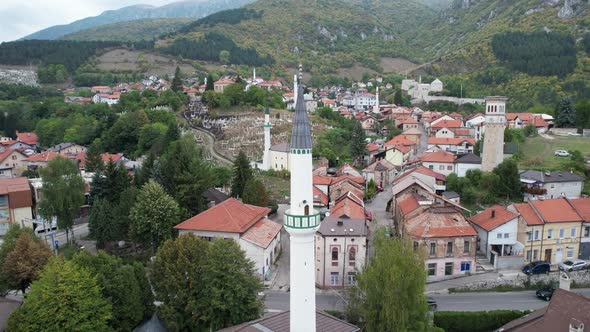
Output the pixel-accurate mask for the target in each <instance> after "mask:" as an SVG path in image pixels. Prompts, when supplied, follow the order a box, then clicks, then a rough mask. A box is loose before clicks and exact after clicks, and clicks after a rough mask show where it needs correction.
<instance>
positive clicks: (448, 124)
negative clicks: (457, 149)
mask: <svg viewBox="0 0 590 332" xmlns="http://www.w3.org/2000/svg"><path fill="white" fill-rule="evenodd" d="M461 127H462V124H461V120H441V121H439V122H437V123H435V124H433V125H432V128H461Z"/></svg>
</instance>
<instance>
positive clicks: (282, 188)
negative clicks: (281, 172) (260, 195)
mask: <svg viewBox="0 0 590 332" xmlns="http://www.w3.org/2000/svg"><path fill="white" fill-rule="evenodd" d="M256 177H258V179H259V180H260V181H262V183H263V184H264V187H265V188H266V190H267V191H268V193H269V195H270V197H271V198H273V199H275V200H276V201H277V202H278V203H288V200H287V199H286V198H285V197H287V196H289V190H290V182H289V179H283V178H281V177H279V176H270V175H268V174H264V173H259V174H257V175H256Z"/></svg>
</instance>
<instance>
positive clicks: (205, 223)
mask: <svg viewBox="0 0 590 332" xmlns="http://www.w3.org/2000/svg"><path fill="white" fill-rule="evenodd" d="M269 212H270V209H269V208H264V207H258V206H254V205H248V204H244V203H242V202H240V201H238V200H237V199H235V198H233V197H232V198H230V199H228V200H226V201H224V202H223V203H221V204H219V205H215V206H214V207H212V208H210V209H208V210H206V211H204V212H201V213H199V214H198V215H196V216H194V217H192V218H189V219H187V220H185V221H183V222H182V223H180V224H178V225H176V226H175V227H174V228H176V229H182V230H190V231H211V232H226V233H240V234H241V233H244V232H246V231H247V230H248V229H249V228H250V227H252V225H254V224H255V223H256V222H258V221H259V220H260V219H262V218H263V217H265V216H266V215H268V213H269Z"/></svg>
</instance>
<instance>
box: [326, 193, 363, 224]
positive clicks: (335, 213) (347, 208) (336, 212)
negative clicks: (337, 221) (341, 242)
mask: <svg viewBox="0 0 590 332" xmlns="http://www.w3.org/2000/svg"><path fill="white" fill-rule="evenodd" d="M344 215H346V216H348V217H349V218H351V219H365V208H364V207H363V206H362V205H361V204H359V202H358V201H357V200H355V199H353V198H351V197H350V196H349V195H345V196H342V199H340V200H339V201H338V202H336V204H334V206H333V207H332V208H331V209H330V216H332V217H334V218H338V217H342V216H344Z"/></svg>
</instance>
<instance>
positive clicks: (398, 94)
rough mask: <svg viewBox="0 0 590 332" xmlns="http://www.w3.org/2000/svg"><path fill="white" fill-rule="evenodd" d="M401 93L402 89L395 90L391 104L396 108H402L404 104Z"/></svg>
mask: <svg viewBox="0 0 590 332" xmlns="http://www.w3.org/2000/svg"><path fill="white" fill-rule="evenodd" d="M402 93H403V92H402V89H401V88H398V89H397V90H395V94H394V95H393V103H394V104H396V105H397V106H402V105H403V104H404V99H403V95H402Z"/></svg>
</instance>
